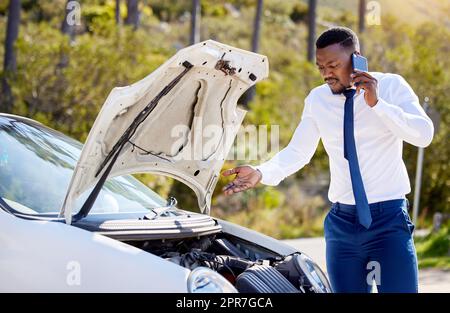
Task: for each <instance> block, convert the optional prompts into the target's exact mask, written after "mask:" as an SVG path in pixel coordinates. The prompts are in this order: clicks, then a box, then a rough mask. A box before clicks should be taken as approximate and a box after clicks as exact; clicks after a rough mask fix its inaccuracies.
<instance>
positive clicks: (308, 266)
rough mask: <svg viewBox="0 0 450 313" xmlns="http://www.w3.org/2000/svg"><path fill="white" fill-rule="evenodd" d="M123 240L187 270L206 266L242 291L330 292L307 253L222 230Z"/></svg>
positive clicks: (325, 280) (323, 277) (321, 273)
mask: <svg viewBox="0 0 450 313" xmlns="http://www.w3.org/2000/svg"><path fill="white" fill-rule="evenodd" d="M127 243H128V244H131V245H133V246H136V247H138V248H140V249H142V250H145V251H148V252H150V253H153V254H156V255H158V256H160V257H161V258H164V259H166V260H168V261H170V262H173V263H175V264H178V265H180V266H183V267H185V268H188V269H190V270H193V269H195V268H197V267H200V266H201V267H207V268H210V269H212V270H214V271H216V272H217V273H219V274H221V275H222V276H223V277H225V278H226V279H227V280H228V281H229V282H230V283H231V284H233V285H234V286H235V287H236V289H237V290H238V291H239V292H242V293H322V292H331V287H330V286H329V285H328V281H327V279H326V277H325V275H324V274H323V272H322V271H321V270H320V268H319V267H318V266H317V265H316V264H315V263H314V262H312V261H311V260H310V259H309V258H308V257H307V256H305V255H303V254H301V253H295V254H292V255H289V256H286V257H282V256H279V255H276V254H274V253H273V252H271V251H267V250H265V249H264V248H261V247H259V246H256V245H255V244H253V243H250V242H246V241H244V240H242V239H240V238H237V237H233V236H230V235H225V234H223V233H221V234H215V235H210V236H203V237H198V238H188V239H182V240H180V239H174V240H164V241H160V240H159V241H158V240H148V241H133V242H127Z"/></svg>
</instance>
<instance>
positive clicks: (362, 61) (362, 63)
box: [352, 53, 369, 72]
mask: <svg viewBox="0 0 450 313" xmlns="http://www.w3.org/2000/svg"><path fill="white" fill-rule="evenodd" d="M352 67H353V70H358V71H362V72H368V71H369V66H368V65H367V59H366V58H365V57H363V56H362V55H359V54H356V53H352Z"/></svg>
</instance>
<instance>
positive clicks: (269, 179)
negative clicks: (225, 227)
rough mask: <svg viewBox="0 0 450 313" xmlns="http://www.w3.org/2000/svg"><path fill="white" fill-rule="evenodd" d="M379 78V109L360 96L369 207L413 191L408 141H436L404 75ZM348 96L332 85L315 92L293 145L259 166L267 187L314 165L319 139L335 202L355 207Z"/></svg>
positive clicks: (358, 138) (357, 118) (358, 130)
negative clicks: (347, 148)
mask: <svg viewBox="0 0 450 313" xmlns="http://www.w3.org/2000/svg"><path fill="white" fill-rule="evenodd" d="M370 74H371V75H372V76H373V77H375V78H376V79H377V80H378V90H379V93H378V95H379V97H378V102H377V104H376V105H375V106H374V107H370V106H369V105H368V104H367V103H366V102H365V100H364V91H363V90H361V93H360V94H359V95H355V97H354V128H355V130H354V132H355V143H356V149H357V154H358V161H359V167H360V170H361V176H362V179H363V183H364V188H365V191H366V194H367V199H368V201H369V203H374V202H379V201H385V200H392V199H399V198H404V197H405V195H406V194H407V193H409V192H410V191H411V187H410V184H409V178H408V173H407V171H406V167H405V164H404V163H403V159H402V150H403V141H406V142H408V143H410V144H413V145H415V146H419V147H425V146H428V145H429V144H430V142H431V140H432V139H433V133H434V128H433V123H432V122H431V120H430V118H429V117H428V116H427V115H426V113H425V112H424V110H423V109H422V107H421V106H420V103H419V99H418V98H417V96H416V94H415V93H414V91H413V90H412V88H411V87H410V86H409V84H408V83H407V82H406V81H405V79H404V78H403V77H401V76H400V75H396V74H388V73H377V72H371V73H370ZM344 103H345V96H344V95H343V94H339V95H334V94H332V92H331V90H330V88H329V87H328V85H326V84H324V85H321V86H319V87H316V88H314V89H313V90H312V91H311V92H310V93H309V95H308V96H307V97H306V99H305V106H304V109H303V115H302V117H301V121H300V123H299V124H298V126H297V128H296V130H295V132H294V134H293V136H292V138H291V140H290V142H289V144H288V145H287V146H286V147H285V148H284V149H282V150H280V151H279V152H278V153H277V154H275V156H274V157H273V158H271V159H270V160H268V161H267V162H265V163H262V164H260V165H259V166H255V167H254V168H257V169H259V170H260V171H261V173H262V180H261V183H262V184H265V185H272V186H275V185H278V184H279V183H280V181H281V180H283V179H284V178H285V177H287V176H289V175H291V174H293V173H295V172H296V171H298V170H299V169H301V168H302V167H303V166H305V165H306V164H308V163H309V161H310V160H311V157H312V156H313V154H314V152H315V150H316V148H317V145H318V143H319V139H322V142H323V145H324V147H325V150H326V152H327V154H328V157H329V163H330V174H331V176H330V188H329V191H328V198H329V200H330V201H331V202H340V203H345V204H355V198H354V196H353V191H352V184H351V179H350V170H349V165H348V161H347V160H346V159H345V158H344V139H343V138H344V128H343V126H344Z"/></svg>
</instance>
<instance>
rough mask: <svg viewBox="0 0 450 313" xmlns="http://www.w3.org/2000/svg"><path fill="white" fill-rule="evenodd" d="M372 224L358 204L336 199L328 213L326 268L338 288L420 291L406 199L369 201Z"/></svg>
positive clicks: (339, 289) (352, 290) (349, 290)
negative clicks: (360, 214) (360, 217)
mask: <svg viewBox="0 0 450 313" xmlns="http://www.w3.org/2000/svg"><path fill="white" fill-rule="evenodd" d="M369 206H370V211H371V214H372V224H371V226H370V228H369V229H366V228H364V227H363V226H362V225H361V224H359V222H358V217H357V215H356V214H357V213H356V207H355V206H354V205H346V204H340V203H333V204H332V206H331V210H330V211H329V213H328V215H327V216H326V218H325V222H324V230H325V241H326V260H327V271H328V276H329V278H330V282H331V285H332V288H333V291H334V292H358V293H366V292H370V290H371V288H372V283H373V281H375V283H376V285H377V289H378V292H401V293H406V292H408V293H414V292H418V278H417V273H418V270H417V256H416V250H415V247H414V241H413V238H412V234H413V231H414V225H413V223H412V222H411V219H410V217H409V214H408V209H409V204H408V201H407V200H406V199H396V200H389V201H383V202H377V203H371V204H370V205H369Z"/></svg>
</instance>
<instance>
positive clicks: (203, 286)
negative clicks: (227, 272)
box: [187, 267, 237, 293]
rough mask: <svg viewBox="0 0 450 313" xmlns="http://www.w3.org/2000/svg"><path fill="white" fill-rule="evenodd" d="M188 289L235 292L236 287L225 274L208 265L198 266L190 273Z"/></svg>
mask: <svg viewBox="0 0 450 313" xmlns="http://www.w3.org/2000/svg"><path fill="white" fill-rule="evenodd" d="M187 285H188V286H187V287H188V291H189V292H192V293H212V292H214V293H215V292H218V293H219V292H220V293H235V292H237V290H236V288H234V286H233V285H232V284H231V283H230V282H229V281H228V280H226V279H225V278H224V277H223V276H221V275H220V274H218V273H216V272H214V271H213V270H211V269H209V268H207V267H197V268H195V269H194V270H193V271H192V272H191V274H190V275H189V278H188V281H187Z"/></svg>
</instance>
